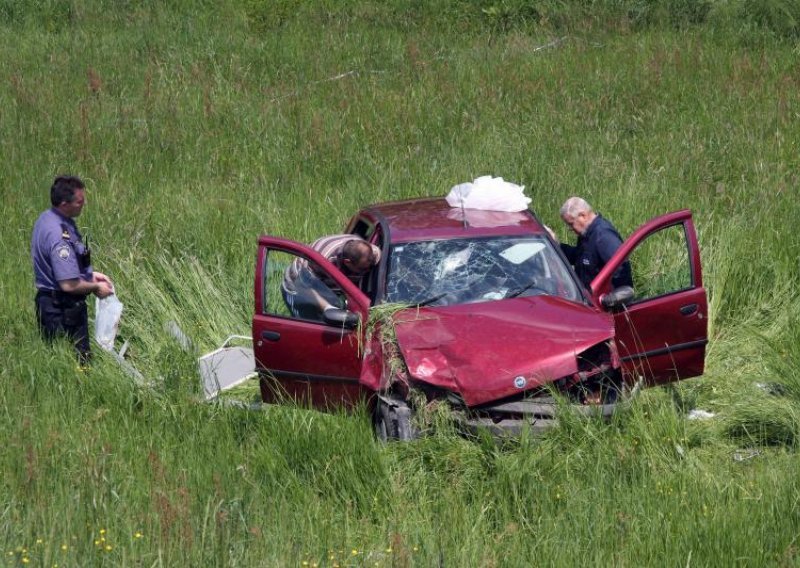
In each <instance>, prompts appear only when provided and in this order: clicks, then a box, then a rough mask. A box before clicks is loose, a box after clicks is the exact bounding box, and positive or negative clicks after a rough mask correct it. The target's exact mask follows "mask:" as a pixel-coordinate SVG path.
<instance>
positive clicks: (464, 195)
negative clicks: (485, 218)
mask: <svg viewBox="0 0 800 568" xmlns="http://www.w3.org/2000/svg"><path fill="white" fill-rule="evenodd" d="M524 189H525V186H523V185H517V184H515V183H511V182H509V181H505V180H504V179H503V178H501V177H492V176H481V177H479V178H475V180H473V181H472V182H471V183H470V182H467V183H460V184H458V185H454V186H453V187H452V188H451V189H450V193H448V194H447V197H446V199H447V203H448V205H450V207H463V208H464V209H483V210H485V211H507V212H515V211H524V210H525V209H527V208H528V203H530V202H531V198H530V197H525V194H523V193H522V192H523V190H524Z"/></svg>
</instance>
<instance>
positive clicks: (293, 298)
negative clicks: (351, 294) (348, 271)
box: [263, 249, 347, 323]
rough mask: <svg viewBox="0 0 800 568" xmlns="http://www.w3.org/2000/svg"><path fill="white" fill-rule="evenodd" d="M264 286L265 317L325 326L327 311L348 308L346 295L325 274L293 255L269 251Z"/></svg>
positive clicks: (275, 250)
mask: <svg viewBox="0 0 800 568" xmlns="http://www.w3.org/2000/svg"><path fill="white" fill-rule="evenodd" d="M263 282H264V290H263V298H264V302H263V313H264V315H272V316H280V317H285V318H291V319H298V320H304V321H310V322H316V323H325V321H324V319H323V310H324V308H325V307H327V306H332V307H334V308H346V307H347V301H346V298H345V296H344V294H343V292H342V291H341V290H340V289H339V288H338V287H337V286H336V284H335V282H333V280H332V279H331V278H330V277H329V276H327V274H326V273H325V271H324V270H322V268H321V267H320V266H319V265H318V264H316V263H315V262H313V261H311V260H308V259H306V258H305V257H303V256H300V255H297V254H294V253H290V252H286V251H282V250H277V249H267V250H266V257H265V259H264V279H263Z"/></svg>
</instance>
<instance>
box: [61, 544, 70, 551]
mask: <svg viewBox="0 0 800 568" xmlns="http://www.w3.org/2000/svg"><path fill="white" fill-rule="evenodd" d="M68 548H69V547H68V546H67V545H66V544H62V545H61V550H66V549H68Z"/></svg>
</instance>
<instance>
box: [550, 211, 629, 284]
mask: <svg viewBox="0 0 800 568" xmlns="http://www.w3.org/2000/svg"><path fill="white" fill-rule="evenodd" d="M561 219H563V221H564V223H566V224H567V225H569V227H570V229H572V230H573V231H574V232H575V234H576V235H578V241H577V243H576V244H575V246H572V245H568V244H564V243H561V250H562V251H563V252H564V255H565V256H566V257H567V260H568V261H569V262H570V264H572V266H574V267H575V273H576V274H577V275H578V278H579V279H580V281H581V282H583V284H584V285H585V286H586V287H587V288H588V287H589V284H591V282H592V280H594V278H595V276H597V275H598V274H600V271H601V270H602V269H603V267H604V266H605V265H606V263H607V262H608V261H609V260H610V259H611V257H612V256H614V253H615V252H617V249H619V247H620V246H621V245H622V237H620V236H619V233H618V232H617V230H616V229H615V228H614V225H612V224H611V223H610V222H609V221H608V220H606V219H605V218H604V217H603V216H602V215H600V214H599V213H595V212H594V210H593V209H592V207H591V205H589V204H588V203H587V202H586V201H585V200H584V199H582V198H580V197H570V198H569V199H567V201H566V202H565V203H564V205H562V207H561ZM551 235H552V233H551ZM552 236H553V238H554V239H555V236H554V235H552ZM611 285H612V286H613V287H614V288H619V287H621V286H633V278H632V276H631V264H630V262H628V261H627V260H626V261H625V262H623V263H622V265H621V266H620V267H619V268H618V269H617V270H616V272H614V274H613V275H612V277H611Z"/></svg>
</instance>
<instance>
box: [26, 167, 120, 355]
mask: <svg viewBox="0 0 800 568" xmlns="http://www.w3.org/2000/svg"><path fill="white" fill-rule="evenodd" d="M85 188H86V186H85V185H84V183H83V182H82V181H81V180H80V178H78V177H75V176H58V177H57V178H56V179H55V181H54V182H53V185H52V187H51V188H50V203H51V204H52V208H50V209H48V210H47V211H45V212H44V213H42V214H41V215H40V216H39V218H38V219H37V220H36V223H35V224H34V226H33V235H32V237H31V259H32V261H33V274H34V281H35V284H36V289H37V292H36V319H37V321H38V323H39V329H40V331H41V332H42V335H43V336H44V337H45V338H46V339H48V340H52V339H53V338H55V337H56V336H59V335H63V336H66V337H68V338H70V340H72V341H73V342H74V344H75V349H76V351H77V352H78V357H79V361H80V362H81V363H82V364H83V363H87V362H88V361H89V358H90V355H91V354H90V348H89V320H88V314H87V309H86V296H88V295H89V294H94V295H95V296H97V297H98V298H105V297H107V296H109V295H111V294H112V293H113V291H114V285H113V284H112V283H111V280H109V279H108V277H107V276H106V275H105V274H102V273H100V272H96V271H94V270H92V264H91V258H90V251H89V248H88V247H87V246H85V244H84V242H83V239H82V237H81V234H80V232H79V231H78V227H77V226H76V225H75V221H74V219H75V217H77V216H78V215H80V214H81V210H82V209H83V206H84V205H85V204H86V195H85Z"/></svg>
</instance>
